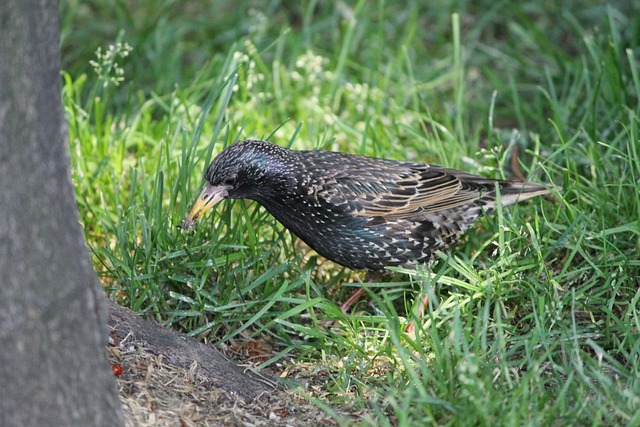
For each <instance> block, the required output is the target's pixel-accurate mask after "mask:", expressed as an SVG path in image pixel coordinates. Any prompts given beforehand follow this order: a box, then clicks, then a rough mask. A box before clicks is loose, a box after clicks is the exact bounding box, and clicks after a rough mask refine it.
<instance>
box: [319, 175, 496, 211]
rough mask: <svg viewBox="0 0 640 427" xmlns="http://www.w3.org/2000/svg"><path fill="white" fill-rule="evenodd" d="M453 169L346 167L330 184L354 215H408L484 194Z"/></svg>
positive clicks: (444, 207)
mask: <svg viewBox="0 0 640 427" xmlns="http://www.w3.org/2000/svg"><path fill="white" fill-rule="evenodd" d="M378 166H379V165H378ZM453 172H454V171H452V170H448V169H444V168H439V167H430V166H426V165H411V166H406V167H401V168H399V167H398V166H397V165H394V167H393V168H384V167H381V168H378V169H369V170H364V171H363V170H361V169H360V170H355V171H354V170H345V173H344V174H338V175H336V176H335V177H334V179H335V183H334V184H333V185H332V186H331V187H333V190H334V191H335V192H336V193H339V195H340V196H341V197H340V198H344V201H345V202H346V203H347V204H348V205H349V206H350V207H351V209H352V212H353V214H355V215H360V216H366V217H377V216H382V217H386V218H406V217H410V216H413V215H415V214H416V213H431V212H438V211H442V210H446V209H452V208H456V207H459V206H463V205H466V204H469V203H472V202H473V201H475V200H477V199H478V198H479V197H480V196H481V191H479V188H477V186H474V185H471V186H469V185H467V184H468V183H466V182H463V181H462V180H461V179H460V178H459V177H458V176H457V175H456V174H455V173H453ZM464 175H465V178H467V179H468V178H470V177H472V175H469V176H466V174H464ZM476 178H479V177H476ZM480 187H484V186H483V185H480ZM489 188H490V187H489Z"/></svg>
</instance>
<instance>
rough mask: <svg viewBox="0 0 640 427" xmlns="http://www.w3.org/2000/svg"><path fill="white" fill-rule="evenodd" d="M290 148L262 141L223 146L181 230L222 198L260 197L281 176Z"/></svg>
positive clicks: (208, 169) (189, 226) (188, 226)
mask: <svg viewBox="0 0 640 427" xmlns="http://www.w3.org/2000/svg"><path fill="white" fill-rule="evenodd" d="M290 153H291V151H289V150H287V149H285V148H282V147H279V146H277V145H275V144H272V143H270V142H265V141H251V140H248V141H240V142H236V143H235V144H233V145H230V146H229V147H227V148H226V149H224V150H223V151H222V152H221V153H220V154H219V155H218V156H217V157H216V158H215V159H213V162H211V164H210V165H209V167H208V168H207V172H206V173H205V179H206V182H205V185H204V188H203V189H202V191H201V192H200V195H199V196H198V198H197V199H196V201H195V203H194V205H193V207H192V208H191V211H190V212H189V214H188V215H187V217H186V218H185V219H184V221H183V222H182V226H181V227H182V229H185V230H187V229H189V228H191V227H192V226H193V225H194V224H195V223H196V221H197V220H198V218H200V217H201V216H202V215H203V214H204V213H205V212H207V211H208V210H210V209H211V208H212V207H213V206H215V205H216V204H217V203H218V202H220V201H221V200H223V199H259V197H260V196H263V195H265V194H264V192H265V190H266V189H269V188H270V187H271V188H273V187H274V185H273V184H274V182H275V181H278V179H279V177H281V176H282V174H281V171H282V170H283V165H284V164H286V161H285V157H286V156H287V155H290Z"/></svg>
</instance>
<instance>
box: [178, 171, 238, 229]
mask: <svg viewBox="0 0 640 427" xmlns="http://www.w3.org/2000/svg"><path fill="white" fill-rule="evenodd" d="M230 189H231V187H230V186H228V185H216V186H214V185H211V184H209V183H207V184H206V185H205V186H204V188H203V189H202V192H201V193H200V195H199V196H198V198H197V199H196V202H195V203H194V204H193V207H192V208H191V212H189V214H188V215H187V217H186V218H185V219H184V221H182V225H181V228H182V229H183V230H188V229H190V228H191V227H193V225H194V224H195V223H196V221H197V220H198V218H200V217H201V216H202V215H203V214H204V213H205V212H206V211H208V210H209V209H211V208H212V207H213V206H215V205H216V204H217V203H218V202H219V201H220V200H222V199H224V198H225V197H228V196H229V190H230Z"/></svg>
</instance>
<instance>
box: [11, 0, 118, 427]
mask: <svg viewBox="0 0 640 427" xmlns="http://www.w3.org/2000/svg"><path fill="white" fill-rule="evenodd" d="M63 123H64V121H63V111H62V103H61V98H60V48H59V33H58V4H57V2H56V1H55V0H41V1H35V0H4V1H3V2H2V3H1V4H0V281H1V282H0V301H2V308H1V309H0V386H1V387H2V396H1V397H0V425H3V426H45V425H46V426H50V425H69V426H71V425H73V426H102V425H105V426H106V425H120V424H121V420H120V409H119V400H118V396H117V394H116V388H115V384H114V379H113V375H112V374H111V371H110V369H109V367H108V365H107V363H106V357H105V348H104V345H105V344H106V336H107V335H106V329H105V327H104V325H105V319H106V311H105V308H104V305H103V301H102V299H103V293H102V289H101V288H100V284H99V282H98V280H97V277H96V275H95V273H94V271H93V268H92V266H91V264H90V261H89V257H88V253H87V250H86V247H85V245H84V240H83V237H82V231H81V228H80V224H79V223H78V214H77V208H76V204H75V199H74V194H73V187H72V184H71V179H70V172H69V155H68V148H67V140H66V132H65V128H64V125H63Z"/></svg>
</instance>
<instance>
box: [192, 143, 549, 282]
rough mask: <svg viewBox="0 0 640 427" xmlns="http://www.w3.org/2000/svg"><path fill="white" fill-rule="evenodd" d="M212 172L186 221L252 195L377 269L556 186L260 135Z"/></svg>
mask: <svg viewBox="0 0 640 427" xmlns="http://www.w3.org/2000/svg"><path fill="white" fill-rule="evenodd" d="M205 180H206V182H205V184H204V188H203V189H202V191H201V193H200V195H199V196H198V198H197V199H196V201H195V202H194V204H193V207H192V209H191V210H190V212H189V213H188V214H187V216H186V218H185V219H184V221H183V223H182V225H181V228H182V229H184V230H188V229H189V228H191V227H193V226H194V224H195V223H196V221H197V220H198V219H199V218H201V217H202V215H203V214H204V213H205V212H207V211H208V210H210V209H211V208H212V207H213V206H215V205H216V204H217V203H219V202H220V201H221V200H223V199H249V200H253V201H255V202H257V203H259V204H260V205H262V206H264V208H265V209H266V210H267V211H268V212H269V213H270V214H271V215H273V216H274V217H275V218H276V219H277V220H278V221H279V222H280V223H281V224H282V225H283V226H284V227H286V228H287V229H289V230H290V231H291V232H293V234H295V235H296V236H298V237H299V238H300V239H302V240H303V241H304V242H305V243H306V244H307V245H308V246H310V247H311V248H312V249H313V250H315V251H316V252H317V253H318V254H320V255H322V256H324V257H325V258H328V259H329V260H332V261H334V262H336V263H338V264H340V265H342V266H345V267H348V268H350V269H353V270H362V269H364V270H370V271H373V272H380V271H384V270H385V269H386V268H387V267H405V268H414V267H416V266H418V265H421V264H426V263H428V262H429V261H430V260H431V259H432V258H433V256H434V254H435V253H436V251H439V250H445V249H447V248H448V247H449V246H451V245H452V244H454V243H455V242H457V241H458V240H459V239H460V236H461V235H462V234H463V233H464V232H465V230H467V229H468V228H469V227H470V226H471V225H472V224H473V223H474V222H475V221H476V220H477V219H478V218H480V217H481V216H482V215H485V214H488V213H490V212H492V211H494V210H495V209H496V206H497V203H498V200H500V203H501V204H502V206H508V205H512V204H514V203H516V202H519V201H523V200H526V199H530V198H532V197H536V196H540V195H545V194H548V193H549V190H548V189H547V188H546V187H545V186H543V185H540V184H535V183H528V182H519V181H509V180H497V179H491V178H486V177H483V176H478V175H473V174H470V173H466V172H463V171H459V170H455V169H449V168H446V167H442V166H437V165H430V164H426V163H419V162H408V161H397V160H387V159H381V158H374V157H366V156H361V155H355V154H348V153H342V152H334V151H324V150H291V149H288V148H284V147H281V146H279V145H276V144H273V143H271V142H267V141H261V140H244V141H238V142H235V143H233V144H232V145H229V146H228V147H227V148H225V149H224V150H223V151H222V152H221V153H220V154H219V155H218V156H216V157H215V158H214V160H213V161H212V162H211V164H210V165H209V167H208V168H207V170H206V173H205ZM498 192H499V198H498Z"/></svg>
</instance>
